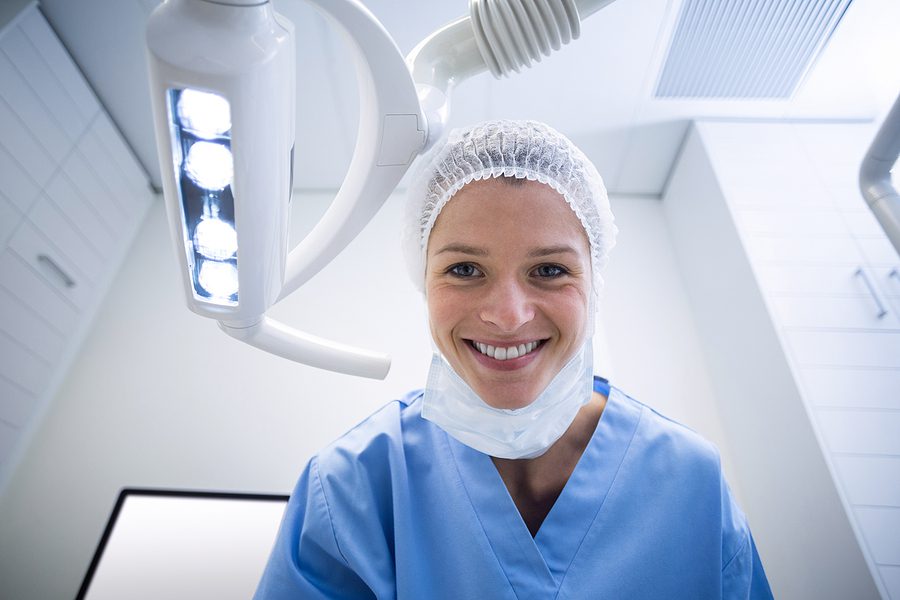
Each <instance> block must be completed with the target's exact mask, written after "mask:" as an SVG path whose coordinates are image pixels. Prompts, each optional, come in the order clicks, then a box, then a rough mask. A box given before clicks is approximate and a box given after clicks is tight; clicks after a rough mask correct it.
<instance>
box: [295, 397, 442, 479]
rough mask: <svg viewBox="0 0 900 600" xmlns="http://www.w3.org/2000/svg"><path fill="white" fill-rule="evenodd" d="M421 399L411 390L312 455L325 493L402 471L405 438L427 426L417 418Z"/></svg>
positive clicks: (419, 415) (387, 477) (385, 477)
mask: <svg viewBox="0 0 900 600" xmlns="http://www.w3.org/2000/svg"><path fill="white" fill-rule="evenodd" d="M421 396H422V391H421V390H415V391H411V392H409V393H407V394H404V395H403V396H402V397H401V398H398V399H396V400H392V401H390V402H388V403H387V404H385V405H384V406H382V407H381V408H379V409H378V410H376V411H375V412H374V413H372V414H371V415H369V416H368V417H367V418H366V419H364V420H363V421H362V422H360V423H359V424H357V425H356V426H354V427H353V428H351V429H350V430H349V431H347V433H345V434H343V435H342V436H341V437H339V438H338V439H337V440H335V441H334V442H332V443H331V444H329V445H328V446H326V447H325V448H323V449H322V450H320V451H319V452H318V453H317V454H316V456H315V457H314V459H313V460H314V461H315V463H316V467H317V470H318V473H319V478H320V479H321V481H322V485H323V486H324V487H325V491H326V493H327V492H328V489H329V487H334V486H336V485H340V486H342V487H344V486H347V485H348V484H349V485H350V486H351V487H355V486H354V482H357V483H361V482H362V480H379V479H390V472H391V470H396V469H398V468H403V462H404V455H405V454H406V449H405V446H406V445H407V443H408V442H407V441H406V439H405V438H406V437H407V436H408V434H409V433H410V432H412V431H415V430H417V429H420V428H422V427H425V426H427V422H426V421H424V420H423V419H421V406H420V402H419V400H420V398H421ZM414 437H415V436H414ZM370 482H371V481H370Z"/></svg>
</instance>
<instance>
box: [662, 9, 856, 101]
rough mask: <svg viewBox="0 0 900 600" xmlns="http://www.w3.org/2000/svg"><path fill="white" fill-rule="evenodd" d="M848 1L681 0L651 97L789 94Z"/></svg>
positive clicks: (744, 97) (748, 96)
mask: <svg viewBox="0 0 900 600" xmlns="http://www.w3.org/2000/svg"><path fill="white" fill-rule="evenodd" d="M851 2H852V0H684V2H683V3H682V4H681V12H680V14H679V15H678V24H677V25H676V27H675V32H674V34H673V35H672V41H671V42H670V46H669V53H668V56H667V57H666V62H665V65H664V66H663V70H662V74H661V75H660V78H659V82H658V83H657V86H656V94H655V95H656V97H658V98H733V99H754V98H760V99H762V98H772V99H777V98H789V97H790V96H791V94H793V92H794V89H795V88H796V87H797V84H798V83H799V82H800V80H801V79H802V77H803V75H804V74H805V73H806V71H807V70H808V69H809V67H810V65H811V64H812V63H813V60H814V59H815V58H816V57H817V56H818V54H819V53H820V52H821V51H822V48H824V47H825V44H826V43H827V42H828V39H829V38H830V37H831V34H832V33H833V32H834V29H835V27H837V24H838V23H839V22H840V20H841V17H843V16H844V12H845V11H846V10H847V7H848V6H850V3H851Z"/></svg>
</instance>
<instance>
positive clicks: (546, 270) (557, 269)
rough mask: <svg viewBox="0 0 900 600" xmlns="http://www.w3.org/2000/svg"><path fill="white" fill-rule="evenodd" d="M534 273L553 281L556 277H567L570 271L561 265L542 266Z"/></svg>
mask: <svg viewBox="0 0 900 600" xmlns="http://www.w3.org/2000/svg"><path fill="white" fill-rule="evenodd" d="M534 273H535V274H536V275H537V276H538V277H542V278H545V279H553V278H555V277H562V276H563V275H566V274H567V273H568V271H567V270H566V269H565V268H563V267H561V266H559V265H541V266H539V267H538V268H536V269H535V270H534Z"/></svg>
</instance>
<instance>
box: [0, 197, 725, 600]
mask: <svg viewBox="0 0 900 600" xmlns="http://www.w3.org/2000/svg"><path fill="white" fill-rule="evenodd" d="M294 201H295V203H296V204H297V207H296V208H295V210H298V211H299V212H302V213H305V214H306V215H307V219H306V220H307V221H310V220H312V218H314V217H315V216H316V215H318V214H320V212H321V211H322V210H323V208H324V206H325V203H326V202H327V200H326V199H325V198H324V197H322V196H321V195H319V196H310V195H304V196H295V200H294ZM613 209H614V211H615V212H616V214H617V217H618V223H619V227H620V229H621V234H620V238H619V240H620V241H619V245H618V247H617V248H616V249H615V250H614V254H613V256H612V259H611V262H610V266H609V269H608V271H607V289H606V291H605V294H604V296H605V297H604V301H603V303H602V307H601V323H600V325H599V327H598V334H597V339H596V350H597V352H596V355H597V356H598V361H597V362H598V365H597V369H596V371H597V372H598V373H600V374H604V375H607V376H609V377H610V378H611V379H612V381H613V382H614V383H615V384H616V385H618V386H619V387H621V388H622V389H624V390H625V391H626V392H628V393H630V394H632V395H634V396H635V397H637V398H638V399H640V400H642V401H644V402H645V403H648V404H651V405H653V406H655V407H656V408H658V409H659V410H661V411H662V412H664V413H667V414H669V415H671V416H673V417H675V418H677V419H680V420H682V421H683V422H685V423H687V424H689V425H691V426H693V427H694V428H695V429H697V430H699V431H701V432H702V433H704V434H705V435H706V436H707V437H709V438H710V439H712V440H713V441H714V442H716V443H717V444H719V445H720V447H721V446H722V445H723V444H724V436H723V434H722V428H721V426H720V424H719V418H718V415H717V413H716V410H715V406H714V403H713V399H712V395H711V392H710V389H711V388H710V385H709V383H708V381H709V377H708V376H707V374H706V371H705V367H704V364H703V361H702V359H701V356H700V353H699V351H698V343H697V338H696V334H695V331H694V326H693V323H692V320H691V317H690V312H689V309H688V305H687V300H686V296H685V293H684V291H683V288H682V284H681V281H680V276H679V274H678V270H677V268H676V266H675V263H674V262H673V259H672V248H671V244H670V241H669V237H668V233H667V231H666V227H665V222H664V220H663V216H662V211H661V206H660V202H659V201H658V200H657V199H653V198H614V199H613ZM399 214H400V198H399V197H395V198H392V199H391V200H390V201H389V202H388V204H387V205H386V207H385V209H383V210H382V212H381V213H379V215H378V216H377V218H376V220H375V221H374V222H373V223H372V224H371V225H370V227H369V228H367V229H366V231H365V232H364V233H363V234H362V235H361V236H360V237H359V238H357V240H356V241H354V243H353V244H352V245H351V246H350V248H348V250H347V251H346V252H345V253H344V254H342V255H341V256H340V257H339V258H338V259H336V261H335V262H334V263H333V264H332V265H331V266H330V267H329V268H328V269H327V270H326V271H325V272H323V273H321V274H319V275H318V276H316V277H315V278H314V279H313V280H312V281H311V282H310V283H309V284H308V285H307V286H306V287H304V288H302V289H301V290H300V291H298V292H297V293H296V294H295V295H293V296H291V297H290V298H288V299H287V300H285V301H284V302H283V303H282V305H279V306H278V307H276V309H275V310H274V311H273V312H274V315H275V316H276V318H280V319H282V320H284V321H286V322H288V323H290V324H293V325H296V326H297V327H299V328H301V329H303V328H305V329H307V330H308V331H310V332H312V333H316V334H319V335H323V336H327V337H331V338H333V339H336V340H339V341H342V342H346V343H352V344H357V345H360V346H363V347H368V348H372V349H381V350H385V351H387V352H389V353H391V354H392V355H393V357H394V365H393V368H392V371H391V373H390V375H389V376H388V378H387V380H385V381H384V382H377V381H368V380H362V379H356V378H350V377H346V376H340V375H335V374H332V373H327V372H324V371H316V370H314V369H310V368H307V367H304V366H302V365H297V364H293V363H290V362H288V361H286V360H283V359H280V358H277V357H273V356H269V355H267V354H265V353H263V352H261V351H258V350H256V349H253V348H251V347H249V346H245V345H242V344H241V343H240V342H237V341H235V340H232V339H231V338H228V337H227V336H225V335H224V334H223V333H221V332H220V331H219V330H218V328H217V327H216V325H215V323H214V322H212V321H209V320H206V319H202V318H200V317H197V316H195V315H193V314H192V313H190V312H189V311H188V310H187V308H186V307H185V305H184V303H183V301H182V296H181V294H182V291H181V289H180V287H179V285H180V284H179V282H178V280H177V273H176V267H175V260H174V258H173V256H172V250H171V248H170V244H169V237H168V232H167V231H166V229H165V227H166V224H165V220H164V214H163V209H162V203H161V202H160V203H158V204H157V205H156V206H154V207H153V208H152V209H151V211H150V214H149V216H148V218H147V221H146V223H145V225H144V228H143V230H142V231H141V232H140V234H139V235H138V237H137V239H136V241H135V243H134V246H133V247H132V249H131V252H130V255H129V256H128V258H127V259H126V261H125V266H124V267H123V269H122V271H121V272H120V273H119V275H118V278H117V280H116V282H115V284H114V285H113V288H112V291H111V292H110V294H109V296H108V297H107V298H106V301H105V304H104V306H103V307H102V309H101V314H100V316H99V317H98V318H97V321H96V325H95V328H94V330H93V331H92V332H91V334H90V335H89V336H88V339H87V341H86V342H85V344H84V347H83V349H82V351H81V354H80V356H79V358H78V359H77V361H76V362H75V364H74V366H73V368H72V370H71V372H70V374H69V376H68V378H67V380H66V382H65V384H64V385H63V387H62V389H61V391H60V393H59V394H58V396H57V398H56V400H55V403H54V405H53V406H52V407H51V409H50V410H49V411H48V414H47V416H46V418H45V420H44V422H43V424H42V426H41V427H40V429H39V430H38V431H37V432H36V434H35V436H34V438H33V442H32V445H31V447H30V449H29V451H28V452H27V454H26V456H25V458H24V460H23V461H22V462H21V464H20V467H19V470H18V471H17V473H16V474H15V475H14V477H13V480H12V481H11V484H10V486H9V490H8V493H7V495H6V496H5V497H4V498H3V499H2V504H0V597H2V598H16V599H17V600H30V599H34V600H38V599H40V600H55V599H63V598H71V597H73V596H74V595H75V592H76V590H77V588H78V585H79V583H80V580H81V578H82V577H83V575H84V572H85V571H86V569H87V566H88V563H89V561H90V558H91V555H92V553H93V551H94V548H95V547H96V544H97V542H98V541H99V538H100V535H101V532H102V530H103V526H104V524H105V521H106V519H107V517H108V515H109V512H110V510H111V509H112V506H113V503H114V501H115V498H116V495H117V493H118V491H119V489H120V488H122V487H127V486H143V487H167V488H189V489H214V490H227V491H253V492H273V493H287V492H288V491H290V489H291V488H292V486H293V484H294V481H295V479H296V477H297V475H298V474H299V472H300V470H301V469H302V468H303V465H304V464H305V462H306V461H307V460H308V458H309V457H310V455H311V454H312V453H313V452H315V450H316V449H317V448H320V447H321V446H323V445H325V444H327V443H328V442H329V441H331V440H332V439H334V438H335V437H337V436H338V435H340V434H341V433H342V432H343V431H345V430H346V429H348V428H349V427H351V426H352V425H353V424H355V423H356V422H358V421H360V420H361V419H363V418H364V417H365V416H366V415H367V414H369V413H371V412H372V411H373V410H374V409H375V408H377V407H378V406H380V405H381V404H383V403H384V402H386V401H388V400H389V399H391V398H394V397H396V396H398V395H399V394H401V393H402V392H404V391H406V390H408V389H410V388H414V387H421V386H422V385H423V384H424V380H425V374H426V370H427V365H428V362H429V359H430V343H429V341H428V339H427V337H426V328H425V313H424V306H423V304H422V302H421V300H420V297H419V295H418V294H417V293H416V292H415V291H414V290H413V288H412V285H411V284H410V283H409V282H408V281H407V278H406V271H405V267H404V265H403V263H402V260H401V255H400V252H399V241H398V240H399V233H398V227H397V226H396V223H397V222H398V221H399ZM305 229H306V226H305V225H304V224H302V223H300V222H299V220H298V219H296V218H295V235H301V234H302V232H303V231H305ZM729 464H730V461H729V460H728V459H727V453H726V466H727V465H729Z"/></svg>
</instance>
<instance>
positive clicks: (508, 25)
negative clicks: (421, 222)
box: [147, 0, 613, 378]
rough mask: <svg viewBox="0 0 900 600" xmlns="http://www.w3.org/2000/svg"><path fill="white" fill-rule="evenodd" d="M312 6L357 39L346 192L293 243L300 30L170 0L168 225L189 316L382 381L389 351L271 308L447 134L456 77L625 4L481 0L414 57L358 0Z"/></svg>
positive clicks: (162, 67) (164, 141) (162, 131)
mask: <svg viewBox="0 0 900 600" xmlns="http://www.w3.org/2000/svg"><path fill="white" fill-rule="evenodd" d="M307 1H308V2H309V3H310V4H312V5H313V6H315V8H317V9H318V10H319V11H321V12H322V13H323V14H324V15H325V16H326V17H327V18H328V19H329V20H330V21H331V22H333V23H334V24H336V25H337V26H338V29H339V30H340V31H341V32H342V33H343V34H344V35H345V36H346V38H347V39H348V41H349V42H350V45H351V48H352V51H353V54H354V58H355V62H356V71H357V81H358V85H359V91H360V95H361V98H360V118H359V129H358V134H357V143H356V148H355V150H354V154H353V158H352V160H351V164H350V168H349V170H348V173H347V176H346V178H345V179H344V182H343V184H342V185H341V188H340V190H339V191H338V193H337V196H336V197H335V199H334V201H333V202H332V204H331V206H330V207H329V208H328V210H327V211H326V213H325V215H324V216H323V217H322V218H321V220H320V221H319V223H318V224H317V225H316V226H315V227H314V228H313V229H312V231H311V232H310V233H309V234H308V235H307V236H306V237H305V238H304V239H303V240H302V241H301V242H300V243H299V244H298V245H297V246H296V247H295V248H294V249H293V250H291V251H290V252H288V251H287V223H288V219H289V217H290V196H291V190H290V185H291V183H290V182H291V181H292V177H291V173H292V167H291V164H290V162H291V157H292V156H293V143H294V140H293V131H294V125H293V123H294V116H293V111H294V94H295V88H294V56H293V53H294V43H293V27H292V25H291V24H290V22H288V21H287V20H285V19H283V18H282V17H281V16H280V15H277V14H276V13H275V12H274V10H273V9H272V6H271V3H270V2H268V1H265V2H260V0H167V1H166V2H165V3H163V4H161V5H160V6H159V7H157V9H156V10H155V11H154V12H153V14H152V15H151V17H150V20H149V21H148V25H147V49H148V62H149V71H150V82H151V92H152V95H151V99H152V104H153V114H154V121H155V128H156V138H157V146H158V150H159V160H160V165H161V166H162V169H161V170H162V178H163V191H164V196H165V200H166V208H167V213H168V219H169V226H170V232H171V234H172V237H173V242H174V244H175V247H176V250H177V256H178V260H179V263H180V266H181V271H182V280H183V283H184V286H185V292H186V296H187V301H188V306H189V308H190V309H191V310H193V311H194V312H196V313H198V314H200V315H203V316H207V317H212V318H215V319H216V320H218V321H219V325H220V327H221V328H222V330H223V331H225V332H226V333H228V334H229V335H230V336H232V337H234V338H236V339H239V340H241V341H244V342H246V343H248V344H251V345H253V346H256V347H258V348H260V349H263V350H266V351H267V352H271V353H273V354H276V355H278V356H282V357H284V358H288V359H290V360H294V361H297V362H301V363H304V364H308V365H311V366H314V367H318V368H323V369H328V370H332V371H337V372H341V373H347V374H351V375H359V376H363V377H373V378H384V377H385V376H386V375H387V372H388V369H389V368H390V358H389V357H387V356H386V355H383V354H378V353H374V352H369V351H366V350H362V349H358V348H353V347H350V346H346V345H344V344H338V343H336V342H332V341H329V340H325V339H322V338H319V337H316V336H312V335H309V334H306V333H303V332H300V331H297V330H295V329H292V328H290V327H288V326H286V325H283V324H281V323H278V322H276V321H273V320H271V319H269V318H268V317H267V316H266V312H267V311H268V309H269V308H270V307H271V306H272V305H274V304H275V303H277V302H278V301H280V300H282V299H283V298H285V297H286V296H288V295H289V294H291V293H292V292H294V291H295V290H296V289H297V288H299V287H300V286H301V285H303V284H304V283H305V282H306V281H308V280H309V278H310V277H312V276H313V275H315V274H316V273H317V272H318V271H320V270H321V269H322V268H324V267H325V266H326V265H327V264H328V263H329V262H330V261H331V260H332V259H333V258H334V257H335V256H337V255H338V253H340V252H341V250H343V249H344V248H345V247H346V246H347V244H349V243H350V241H352V240H353V238H355V237H356V235H357V234H358V233H359V232H360V231H361V230H362V228H363V227H365V225H366V224H367V223H368V222H369V220H371V218H372V217H373V216H374V215H375V213H376V212H377V211H378V209H379V208H380V207H381V206H382V204H384V202H385V200H387V198H388V196H389V195H390V194H391V192H392V191H393V190H394V188H395V187H396V185H397V183H399V181H400V179H401V178H402V177H403V175H404V174H405V172H406V170H407V169H408V168H409V165H410V164H411V163H412V161H413V160H414V159H415V158H416V156H418V155H419V154H420V153H421V152H423V151H425V150H426V149H427V148H429V147H430V146H431V145H432V144H433V143H434V142H435V141H437V139H439V137H440V135H441V134H442V132H443V129H444V126H445V124H446V122H447V118H448V114H449V96H450V93H451V91H452V88H453V86H454V85H456V84H458V83H459V82H460V81H462V80H464V79H466V78H468V77H471V76H473V75H476V74H478V73H481V72H483V71H485V70H488V69H490V70H491V72H492V73H493V74H494V76H496V77H500V76H501V75H509V74H511V73H512V72H514V71H515V72H518V71H519V69H520V68H522V67H528V66H531V63H532V61H540V60H541V56H542V55H543V56H547V55H549V54H550V52H551V51H552V50H556V49H559V48H560V47H561V46H562V45H564V44H567V43H568V42H569V41H571V40H572V39H575V38H577V37H578V36H579V34H580V21H581V19H583V18H585V17H587V16H588V15H590V14H593V13H594V12H596V11H597V10H599V9H601V8H603V7H604V6H606V5H608V4H610V3H611V2H612V1H613V0H528V1H527V2H523V1H522V0H470V16H469V17H463V18H461V19H458V20H456V21H454V22H452V23H450V24H448V25H447V26H445V27H443V28H441V29H440V30H438V31H437V32H435V33H434V34H432V35H431V36H429V37H428V38H427V39H426V40H424V41H423V42H422V43H421V44H419V45H418V46H417V47H416V49H414V50H413V51H412V53H410V55H409V57H408V58H406V59H404V57H403V56H402V55H401V54H400V52H399V50H398V48H397V46H396V44H395V43H394V41H393V39H392V38H391V37H390V35H389V34H388V33H387V32H386V31H385V30H384V28H383V27H382V26H381V24H380V23H379V22H378V20H377V19H376V18H375V17H374V16H373V15H372V14H371V13H370V12H369V11H368V10H367V9H366V8H365V6H363V5H362V4H361V2H360V1H359V0H307ZM198 98H199V100H198ZM189 101H190V102H189ZM192 102H193V103H194V108H192V109H190V110H188V109H186V108H185V106H188V107H190V106H191V103H192ZM197 102H200V103H201V105H202V106H204V107H205V108H202V109H198V108H197V106H200V105H198V104H196V103H197ZM183 105H184V106H183ZM211 109H213V110H211ZM217 118H218V122H216V119H217ZM210 123H212V125H211V127H212V128H211V129H210V128H209V126H210ZM223 123H224V125H223ZM203 126H207V128H206V129H205V130H204V127H203ZM173 167H174V168H173ZM239 267H240V268H239Z"/></svg>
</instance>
